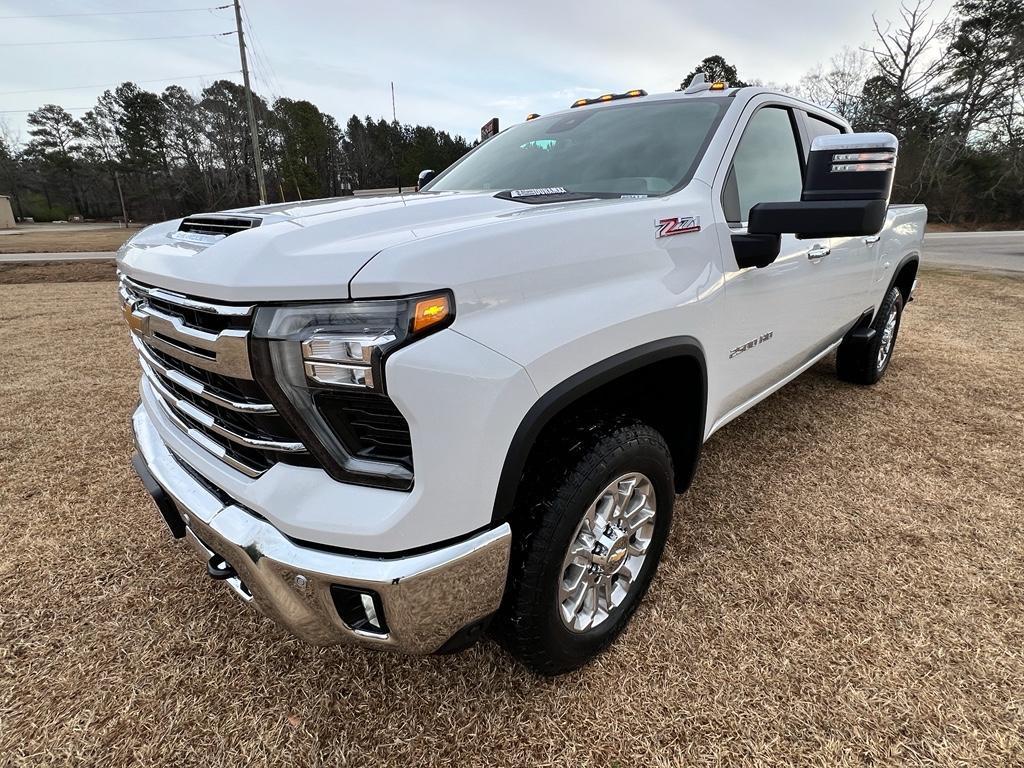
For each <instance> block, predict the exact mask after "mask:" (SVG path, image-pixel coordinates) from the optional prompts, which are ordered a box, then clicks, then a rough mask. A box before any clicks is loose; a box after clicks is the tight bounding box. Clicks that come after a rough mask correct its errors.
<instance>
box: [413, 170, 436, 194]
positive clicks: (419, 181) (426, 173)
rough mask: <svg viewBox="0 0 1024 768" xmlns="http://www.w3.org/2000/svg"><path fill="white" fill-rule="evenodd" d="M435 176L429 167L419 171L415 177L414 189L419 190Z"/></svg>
mask: <svg viewBox="0 0 1024 768" xmlns="http://www.w3.org/2000/svg"><path fill="white" fill-rule="evenodd" d="M435 176H437V172H436V171H432V170H430V169H425V170H422V171H420V175H419V176H417V177H416V191H417V192H419V191H420V190H421V189H423V188H424V187H425V186H427V184H429V183H430V182H432V181H433V180H434V177H435Z"/></svg>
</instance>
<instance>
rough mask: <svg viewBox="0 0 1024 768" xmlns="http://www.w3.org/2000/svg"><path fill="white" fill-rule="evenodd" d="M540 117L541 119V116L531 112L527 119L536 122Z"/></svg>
mask: <svg viewBox="0 0 1024 768" xmlns="http://www.w3.org/2000/svg"><path fill="white" fill-rule="evenodd" d="M538 117H540V115H538V114H537V113H536V112H531V113H530V114H528V115H527V116H526V119H527V120H536V119H537V118H538Z"/></svg>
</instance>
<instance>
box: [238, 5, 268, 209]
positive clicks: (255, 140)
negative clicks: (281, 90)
mask: <svg viewBox="0 0 1024 768" xmlns="http://www.w3.org/2000/svg"><path fill="white" fill-rule="evenodd" d="M235 25H236V26H237V27H238V54H239V56H241V57H242V82H243V83H245V101H246V104H247V105H248V107H249V133H251V134H252V159H253V160H254V161H255V163H256V186H258V187H259V190H260V205H263V204H264V203H266V202H267V185H266V184H265V183H264V181H263V159H262V158H261V157H260V139H259V136H257V135H256V109H255V108H254V107H253V104H252V87H251V86H250V85H249V62H248V60H247V59H246V56H245V37H244V36H243V34H242V5H241V0H235Z"/></svg>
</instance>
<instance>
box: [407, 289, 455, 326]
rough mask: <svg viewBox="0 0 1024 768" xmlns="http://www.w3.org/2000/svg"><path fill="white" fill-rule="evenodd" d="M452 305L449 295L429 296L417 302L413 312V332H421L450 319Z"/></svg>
mask: <svg viewBox="0 0 1024 768" xmlns="http://www.w3.org/2000/svg"><path fill="white" fill-rule="evenodd" d="M451 311H452V307H451V303H450V302H449V301H448V296H447V295H445V294H443V293H442V294H440V295H438V296H428V297H427V298H425V299H420V300H419V301H417V302H416V307H415V308H414V309H413V313H412V332H413V333H420V332H422V331H425V330H427V329H428V328H431V327H432V326H435V325H437V324H438V323H442V322H444V321H445V320H447V319H448V316H449V315H450V314H451Z"/></svg>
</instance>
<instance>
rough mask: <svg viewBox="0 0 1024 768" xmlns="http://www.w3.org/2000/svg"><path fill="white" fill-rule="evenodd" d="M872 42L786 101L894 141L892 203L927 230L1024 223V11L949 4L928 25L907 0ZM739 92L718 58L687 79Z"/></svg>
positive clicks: (922, 2) (815, 74)
mask: <svg viewBox="0 0 1024 768" xmlns="http://www.w3.org/2000/svg"><path fill="white" fill-rule="evenodd" d="M873 21H874V40H873V41H872V42H871V43H869V44H866V45H864V46H861V47H858V48H851V47H844V48H843V49H842V50H841V51H839V52H838V53H837V54H836V55H835V56H833V57H832V59H831V60H830V61H829V62H828V63H827V64H823V65H819V66H817V67H815V68H814V69H813V70H812V71H810V72H808V73H807V74H806V75H804V76H803V77H802V78H801V79H800V81H799V82H798V83H796V84H795V85H779V84H774V83H768V84H764V83H759V82H758V81H754V84H761V85H770V86H771V87H773V88H778V89H780V90H784V91H788V92H790V93H794V94H795V95H797V96H801V97H803V98H805V99H807V100H808V101H811V102H814V103H816V104H820V105H822V106H825V107H828V108H829V109H832V110H834V111H835V112H838V113H839V114H841V115H842V116H843V117H845V118H846V119H847V120H849V122H850V124H851V125H852V126H853V128H854V130H857V131H888V132H890V133H893V134H895V135H896V136H897V137H898V138H899V140H900V149H899V161H898V163H897V165H896V178H895V181H894V183H893V194H892V199H893V201H894V202H922V203H925V204H926V205H927V206H928V211H929V215H930V218H931V220H933V221H940V222H945V223H955V224H983V223H996V224H1012V225H1021V224H1024V3H1022V2H1021V0H957V2H956V3H955V5H954V7H953V10H952V11H951V12H950V14H949V15H948V16H945V17H941V18H940V17H938V16H937V15H936V14H935V13H934V9H933V4H932V2H930V0H908V2H904V3H903V4H902V5H901V6H900V9H899V12H898V15H897V18H895V19H892V20H889V21H883V20H879V19H877V18H873ZM697 71H703V72H705V74H706V76H707V77H708V79H712V78H715V79H726V80H729V81H731V82H732V83H739V82H741V81H740V80H739V77H738V76H737V73H736V69H735V67H732V66H731V65H729V64H728V63H727V62H726V61H725V60H724V59H723V58H722V57H720V56H713V57H709V58H708V59H705V60H704V61H703V62H702V63H701V64H700V65H699V66H698V67H697V69H695V70H694V72H697Z"/></svg>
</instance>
